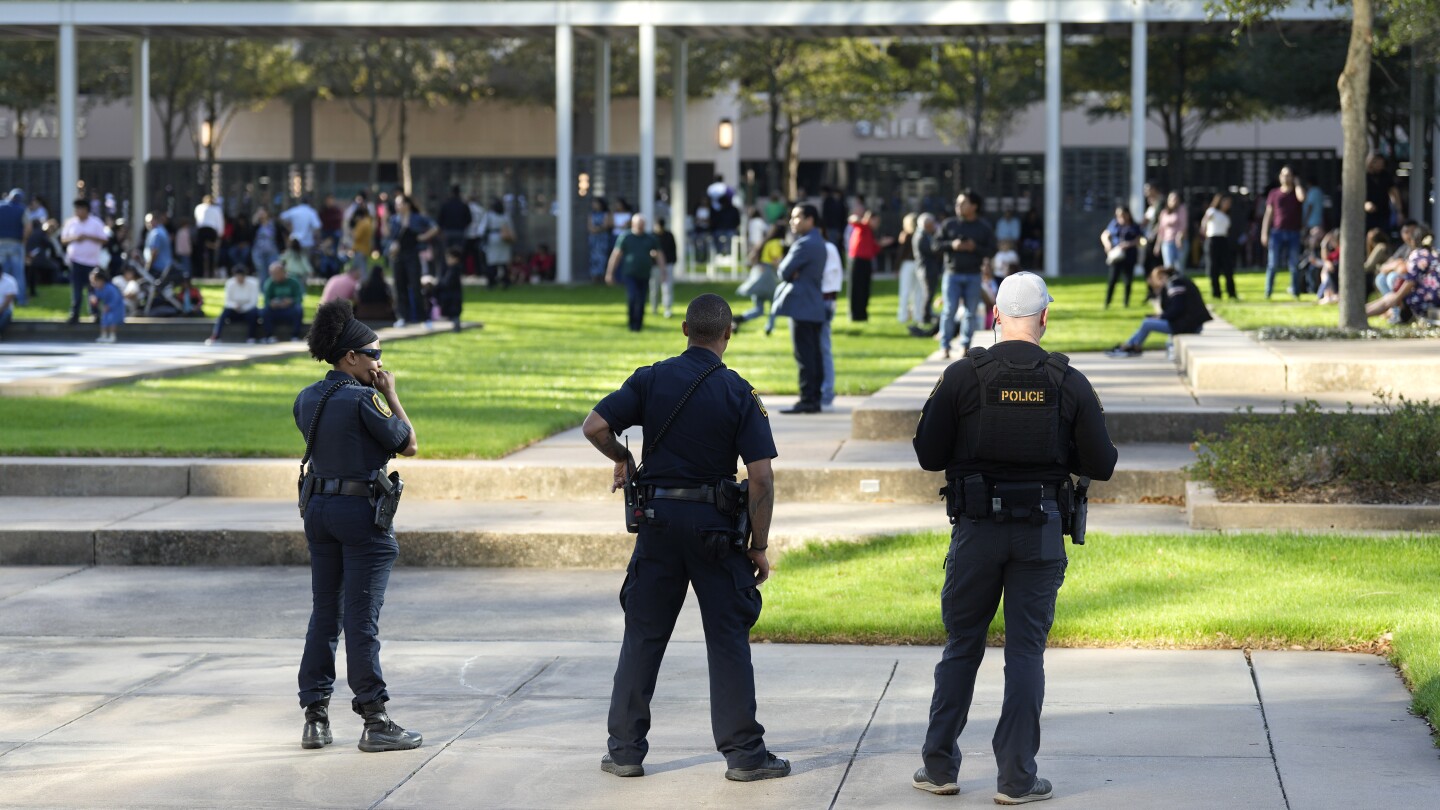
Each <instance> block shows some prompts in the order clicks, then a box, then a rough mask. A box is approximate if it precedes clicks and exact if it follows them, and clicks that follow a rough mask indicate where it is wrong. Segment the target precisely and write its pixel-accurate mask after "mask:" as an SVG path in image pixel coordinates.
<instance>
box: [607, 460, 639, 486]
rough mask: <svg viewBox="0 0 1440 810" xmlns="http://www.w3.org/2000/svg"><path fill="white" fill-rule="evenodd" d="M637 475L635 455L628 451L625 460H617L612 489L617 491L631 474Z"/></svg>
mask: <svg viewBox="0 0 1440 810" xmlns="http://www.w3.org/2000/svg"><path fill="white" fill-rule="evenodd" d="M633 475H635V457H634V456H632V455H630V453H629V452H628V451H627V452H626V454H625V459H624V460H623V461H617V462H615V480H614V481H613V482H611V484H610V491H611V492H615V491H616V490H618V489H620V488H621V487H623V486H625V482H626V481H629V480H630V478H631V476H633Z"/></svg>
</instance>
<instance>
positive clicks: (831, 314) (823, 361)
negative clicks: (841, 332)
mask: <svg viewBox="0 0 1440 810" xmlns="http://www.w3.org/2000/svg"><path fill="white" fill-rule="evenodd" d="M825 309H826V310H827V312H828V315H827V317H826V318H825V323H823V324H821V326H820V365H821V367H822V368H824V369H825V380H824V381H823V382H821V383H820V404H821V405H829V404H830V403H832V402H834V401H835V354H834V352H832V351H830V322H831V321H833V320H835V302H834V301H826V302H825Z"/></svg>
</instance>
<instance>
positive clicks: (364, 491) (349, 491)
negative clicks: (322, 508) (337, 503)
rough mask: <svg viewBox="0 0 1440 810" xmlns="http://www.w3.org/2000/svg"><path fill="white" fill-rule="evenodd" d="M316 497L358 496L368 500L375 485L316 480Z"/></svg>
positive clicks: (339, 480)
mask: <svg viewBox="0 0 1440 810" xmlns="http://www.w3.org/2000/svg"><path fill="white" fill-rule="evenodd" d="M315 494H316V495H359V496H361V497H364V498H369V497H371V496H373V495H374V494H375V485H374V483H372V482H370V481H351V480H348V479H345V478H316V479H315Z"/></svg>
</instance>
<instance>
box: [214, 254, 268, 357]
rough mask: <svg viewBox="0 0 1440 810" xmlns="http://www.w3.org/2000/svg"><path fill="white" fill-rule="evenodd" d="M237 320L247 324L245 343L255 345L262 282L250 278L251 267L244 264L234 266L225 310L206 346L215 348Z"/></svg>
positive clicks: (221, 313)
mask: <svg viewBox="0 0 1440 810" xmlns="http://www.w3.org/2000/svg"><path fill="white" fill-rule="evenodd" d="M237 319H238V320H243V321H244V322H245V328H246V336H245V342H246V343H254V342H255V338H256V334H257V333H258V332H259V329H260V282H258V281H256V280H255V279H254V278H252V277H251V276H250V265H248V264H245V263H243V262H242V263H239V264H236V265H234V266H233V267H232V268H231V270H230V278H228V279H226V280H225V308H224V309H223V310H221V312H220V317H218V318H216V319H215V328H214V329H212V330H211V331H210V337H208V338H205V345H206V346H213V345H214V344H215V341H217V340H219V339H220V330H221V329H224V328H225V324H227V323H230V322H231V321H234V320H237ZM266 323H269V320H268V319H267V320H266Z"/></svg>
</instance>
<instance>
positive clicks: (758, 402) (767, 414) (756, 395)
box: [750, 388, 770, 419]
mask: <svg viewBox="0 0 1440 810" xmlns="http://www.w3.org/2000/svg"><path fill="white" fill-rule="evenodd" d="M750 396H752V397H754V398H755V404H756V405H758V406H760V415H761V416H763V417H765V418H766V419H769V418H770V412H769V411H767V410H765V403H764V402H762V401H761V400H760V392H759V391H756V390H755V389H754V388H751V389H750Z"/></svg>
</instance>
